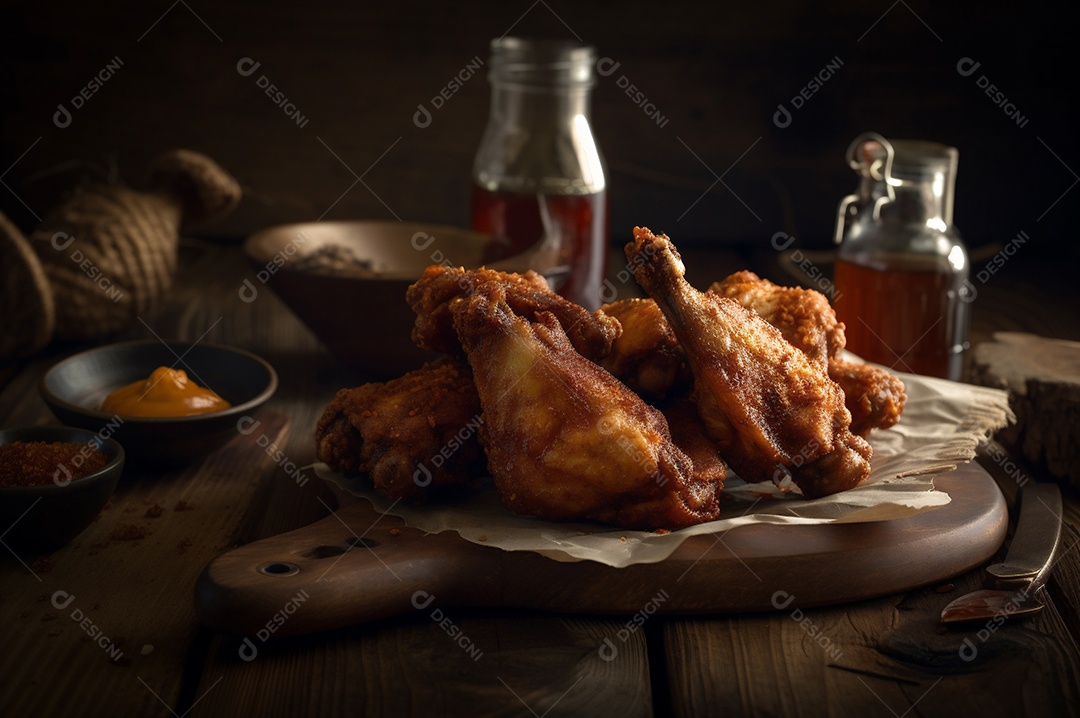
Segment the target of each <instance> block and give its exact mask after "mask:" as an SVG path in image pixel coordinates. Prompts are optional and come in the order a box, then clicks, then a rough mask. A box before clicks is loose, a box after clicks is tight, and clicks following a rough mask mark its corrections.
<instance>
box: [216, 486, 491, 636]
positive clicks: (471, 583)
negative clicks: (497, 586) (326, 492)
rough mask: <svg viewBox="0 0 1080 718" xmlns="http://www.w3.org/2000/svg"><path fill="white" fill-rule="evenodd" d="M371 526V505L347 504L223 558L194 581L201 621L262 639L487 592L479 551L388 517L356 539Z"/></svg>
mask: <svg viewBox="0 0 1080 718" xmlns="http://www.w3.org/2000/svg"><path fill="white" fill-rule="evenodd" d="M365 511H366V513H365ZM370 523H371V519H370V507H366V506H365V505H364V504H363V503H355V504H350V505H348V506H344V507H342V508H340V509H339V510H338V511H336V512H335V513H334V514H332V515H330V516H327V517H326V518H324V519H322V520H320V521H318V522H317V523H314V524H311V525H310V526H305V527H304V528H301V529H298V530H296V531H292V532H289V533H285V534H281V535H279V536H273V537H271V538H267V539H263V540H261V541H256V542H254V543H250V544H248V545H246V546H241V547H240V548H237V549H234V550H232V551H229V552H227V553H225V554H222V555H221V556H219V557H217V558H216V559H214V560H213V561H212V562H211V563H210V564H209V565H208V566H207V567H206V569H205V570H204V571H203V573H202V575H201V576H200V577H199V581H198V584H197V586H196V591H195V606H196V611H197V613H198V616H199V619H200V620H201V621H202V622H203V623H204V624H205V625H207V626H209V627H210V628H213V629H216V630H220V631H226V632H232V633H240V634H245V635H249V636H257V637H259V638H260V639H262V640H265V639H266V638H268V637H269V636H271V635H273V636H282V635H297V634H303V633H311V632H313V631H321V630H327V629H330V628H338V627H341V626H347V625H351V624H354V623H358V622H363V621H370V620H374V619H379V618H385V617H387V616H393V615H399V614H403V613H409V612H411V611H414V610H418V609H425V608H427V607H428V606H430V605H431V604H432V603H433V602H434V601H436V600H438V601H439V605H443V606H446V605H453V604H455V603H456V602H457V601H458V600H459V599H460V596H461V595H462V593H463V592H464V593H467V594H469V595H470V596H473V599H471V600H470V603H474V604H475V596H477V595H484V592H483V589H484V587H483V586H478V585H477V584H478V582H479V583H483V581H482V579H478V577H481V576H484V575H489V576H490V575H491V574H492V571H490V570H488V571H484V570H482V564H483V563H484V562H485V558H487V559H490V554H489V553H487V552H485V551H484V550H483V548H482V547H473V548H474V549H475V550H468V548H466V549H465V550H462V549H463V546H461V545H460V544H457V545H456V546H455V550H453V551H447V550H443V549H442V548H441V547H442V545H443V544H441V543H440V542H436V541H424V539H425V535H424V534H423V533H422V532H420V531H417V530H415V529H407V528H404V524H403V523H402V522H401V520H400V519H397V518H394V517H385V518H383V519H381V520H379V522H378V528H377V529H374V527H373V528H372V529H369V530H368V531H367V532H365V533H362V534H357V533H356V531H357V530H358V529H357V527H362V526H366V525H368V524H370ZM391 530H394V531H393V533H391ZM462 543H463V542H462ZM468 546H471V545H470V544H466V547H468ZM488 568H489V569H490V566H489V567H488ZM478 569H480V570H478ZM465 577H468V579H467V582H466V579H465ZM488 593H489V595H492V594H491V592H488Z"/></svg>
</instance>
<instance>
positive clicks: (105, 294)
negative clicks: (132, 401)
mask: <svg viewBox="0 0 1080 718" xmlns="http://www.w3.org/2000/svg"><path fill="white" fill-rule="evenodd" d="M240 197H241V190H240V186H239V184H238V183H237V182H236V180H235V179H234V178H233V177H232V176H231V175H229V174H228V173H227V172H226V171H225V170H223V169H222V168H221V167H220V166H218V165H217V163H215V162H214V161H213V160H211V159H210V158H209V157H206V156H205V155H202V154H199V153H197V152H192V151H190V150H173V151H170V152H166V153H164V154H163V155H161V156H159V157H158V158H157V159H155V160H154V162H153V163H152V164H151V167H150V182H149V188H148V189H147V190H146V191H138V190H134V189H131V188H128V187H124V186H120V185H112V184H109V185H106V184H95V185H86V186H83V187H79V188H77V189H76V191H75V192H74V194H73V195H72V196H71V198H70V199H68V200H67V201H66V202H65V203H64V204H62V205H61V206H59V207H57V208H56V209H54V210H53V211H52V212H50V213H49V214H48V215H47V216H46V217H45V219H44V220H43V221H42V223H41V226H39V227H38V228H37V230H35V231H34V232H33V234H31V236H30V244H31V246H32V247H33V248H34V251H35V253H36V255H37V258H38V259H39V260H40V264H41V267H42V269H43V272H44V275H45V277H46V278H47V280H48V283H49V285H50V287H51V290H52V299H53V304H54V307H55V319H56V322H55V336H56V337H57V338H59V339H64V340H96V339H102V338H105V337H107V336H109V335H111V334H114V333H116V332H118V331H121V330H122V329H124V328H125V327H127V326H129V325H130V324H131V323H132V322H133V321H135V319H136V318H140V317H147V316H149V315H150V314H151V313H153V312H154V311H155V310H156V309H157V307H158V306H159V305H160V303H161V301H162V299H163V298H164V297H165V295H166V293H167V292H168V290H169V288H170V287H171V286H172V282H173V278H174V276H175V274H176V267H177V246H178V243H179V229H180V225H181V222H182V221H188V222H196V221H205V220H208V219H212V218H215V217H220V216H222V215H223V214H225V213H227V212H229V211H231V210H232V209H233V208H234V207H235V206H236V205H237V204H238V203H239V201H240Z"/></svg>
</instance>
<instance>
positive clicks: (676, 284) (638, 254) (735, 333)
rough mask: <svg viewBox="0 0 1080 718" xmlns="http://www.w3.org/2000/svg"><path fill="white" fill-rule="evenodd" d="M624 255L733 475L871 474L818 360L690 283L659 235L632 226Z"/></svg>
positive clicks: (806, 489)
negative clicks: (685, 365)
mask: <svg viewBox="0 0 1080 718" xmlns="http://www.w3.org/2000/svg"><path fill="white" fill-rule="evenodd" d="M626 258H627V260H628V261H629V262H630V266H631V267H633V271H634V277H635V278H636V279H637V281H638V283H639V284H640V285H641V286H642V287H643V288H644V289H645V291H646V292H648V293H649V295H650V296H651V297H652V298H653V299H655V300H656V303H657V304H658V305H659V306H660V308H661V309H662V310H663V312H664V315H665V316H666V317H667V319H668V322H669V323H670V324H671V328H672V329H673V330H674V332H675V334H676V336H678V338H679V343H680V344H681V345H682V347H683V349H684V350H685V351H686V356H687V359H688V360H689V362H690V366H691V368H692V369H693V372H694V394H695V399H696V402H697V406H698V413H699V414H700V416H701V418H702V420H703V421H704V423H705V428H706V431H707V432H708V434H709V436H710V437H712V439H713V440H714V441H716V442H717V444H718V445H719V447H720V451H721V453H722V455H723V457H724V460H725V461H727V462H728V464H729V465H730V466H731V468H732V469H733V470H734V471H735V473H737V474H738V475H739V476H740V477H741V478H743V479H745V480H746V481H750V482H755V481H769V480H776V479H777V478H779V475H778V472H780V473H781V474H783V473H790V475H791V476H792V478H793V480H794V481H795V483H796V485H798V486H799V488H800V489H801V490H802V492H803V493H804V494H805V495H806V496H808V497H815V496H824V495H826V494H831V493H835V492H837V491H843V490H845V489H849V488H851V487H853V486H856V485H858V484H859V483H860V482H861V481H862V480H863V479H865V478H866V477H867V476H869V475H870V462H869V459H870V454H871V449H870V445H869V444H867V443H866V441H865V440H863V439H862V438H861V437H859V436H856V435H854V434H852V433H851V431H850V429H849V425H850V423H851V414H850V413H849V412H848V410H847V408H846V407H845V406H844V394H843V392H842V391H841V390H840V387H839V386H837V384H836V382H834V381H832V380H831V379H829V377H828V374H827V373H826V370H825V367H824V366H820V365H819V364H817V363H816V362H813V361H811V360H810V358H809V357H808V356H807V355H806V354H805V353H803V352H802V351H800V350H798V349H796V348H795V347H793V346H792V345H791V344H790V343H789V342H788V341H787V340H786V339H784V337H783V335H782V334H781V333H780V331H779V330H778V329H776V328H775V327H773V326H772V325H771V324H769V323H768V322H766V321H765V320H764V319H762V318H761V317H760V316H758V315H757V314H755V313H754V312H752V311H750V310H749V309H746V308H745V307H743V306H742V305H740V304H739V303H737V302H736V301H734V300H733V299H728V298H727V297H721V296H718V295H716V294H710V293H702V292H699V291H697V290H696V289H694V288H693V287H691V286H690V285H689V284H688V283H687V282H686V280H685V279H684V278H683V274H684V272H685V267H684V266H683V263H682V259H681V257H680V256H679V254H678V252H677V251H676V249H675V247H674V245H673V244H672V243H671V240H670V239H668V238H667V237H666V236H665V235H659V236H657V235H654V234H653V233H652V232H650V231H649V230H648V229H645V228H641V227H637V228H635V229H634V241H633V242H630V243H629V244H627V245H626Z"/></svg>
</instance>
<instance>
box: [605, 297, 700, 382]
mask: <svg viewBox="0 0 1080 718" xmlns="http://www.w3.org/2000/svg"><path fill="white" fill-rule="evenodd" d="M600 311H601V312H603V313H604V314H606V315H607V316H609V317H614V318H615V319H617V320H619V324H621V325H622V334H620V335H619V337H618V339H616V340H615V342H614V343H613V344H612V345H611V352H610V353H609V354H608V355H607V356H606V357H604V358H603V359H601V360H600V366H602V367H604V368H605V369H607V370H608V371H610V372H611V373H612V374H614V375H615V376H616V377H617V378H619V379H620V380H621V381H622V382H623V383H624V384H626V385H627V386H628V387H630V388H631V389H633V390H634V391H636V392H637V393H639V394H642V395H644V396H646V397H648V398H651V399H663V398H664V397H665V396H667V394H668V393H669V392H670V391H671V390H672V389H675V388H678V387H681V386H688V385H689V384H691V383H692V382H693V380H694V375H693V374H691V373H690V365H689V364H687V363H686V352H684V351H683V350H682V347H681V346H679V340H678V338H677V337H676V336H675V332H673V331H671V326H670V325H669V324H668V322H667V319H665V318H664V313H663V312H661V311H660V307H658V306H656V302H654V301H653V300H651V299H623V300H620V301H618V302H612V303H611V304H605V305H604V306H602V307H600Z"/></svg>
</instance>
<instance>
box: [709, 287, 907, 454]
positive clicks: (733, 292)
mask: <svg viewBox="0 0 1080 718" xmlns="http://www.w3.org/2000/svg"><path fill="white" fill-rule="evenodd" d="M709 292H711V293H713V294H718V295H719V296H721V297H730V298H731V299H734V300H735V301H737V302H738V303H739V304H741V305H743V306H744V307H746V308H747V309H752V310H754V311H755V312H757V313H758V315H760V316H761V318H762V319H764V320H765V321H767V322H768V323H769V324H772V325H773V326H774V327H776V328H777V329H779V330H780V333H781V334H783V335H784V338H785V339H787V340H788V341H789V342H791V345H792V346H794V347H795V348H796V349H801V350H802V351H803V353H804V354H806V356H808V357H810V360H811V361H813V362H815V363H817V364H818V365H820V366H821V367H823V368H825V369H827V370H828V372H829V378H830V379H832V380H833V381H835V382H836V383H837V384H839V385H840V388H841V389H843V390H844V404H845V406H847V409H848V411H850V412H851V433H853V434H858V435H859V436H862V437H863V438H866V436H867V435H868V434H869V433H870V430H871V429H888V428H889V427H890V426H892V425H894V424H895V423H896V422H897V421H899V420H900V412H902V411H903V410H904V402H905V401H907V392H906V391H905V389H904V382H902V381H900V379H899V377H897V376H895V375H894V374H892V373H891V372H889V371H886V370H885V369H879V368H877V367H873V366H866V365H863V364H855V363H854V362H849V361H847V360H845V359H841V358H840V352H841V350H843V348H844V346H845V344H846V343H847V340H846V338H845V337H844V325H843V323H841V322H839V321H837V319H836V312H834V311H833V308H832V306H830V305H829V300H828V299H826V298H825V295H824V294H821V293H820V292H815V291H814V290H812V289H800V288H798V287H781V286H778V285H776V284H773V283H772V282H770V281H769V280H767V279H762V278H761V277H759V276H757V275H756V274H754V273H753V272H745V271H744V272H736V273H735V274H732V275H730V276H729V277H727V278H726V279H724V280H723V281H721V282H714V283H713V285H712V286H711V287H709Z"/></svg>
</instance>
